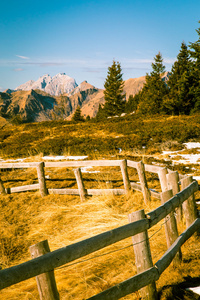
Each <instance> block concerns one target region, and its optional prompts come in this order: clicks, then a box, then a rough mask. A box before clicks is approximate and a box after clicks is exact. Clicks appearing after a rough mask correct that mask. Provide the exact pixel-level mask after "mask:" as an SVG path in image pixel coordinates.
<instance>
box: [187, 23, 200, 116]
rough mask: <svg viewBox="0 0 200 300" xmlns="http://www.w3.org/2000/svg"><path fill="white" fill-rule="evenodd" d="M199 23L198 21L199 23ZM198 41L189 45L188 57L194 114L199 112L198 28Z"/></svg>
mask: <svg viewBox="0 0 200 300" xmlns="http://www.w3.org/2000/svg"><path fill="white" fill-rule="evenodd" d="M199 23H200V21H199ZM196 32H197V34H198V40H197V41H196V42H194V43H190V46H189V47H190V56H191V58H192V63H193V66H192V67H193V71H192V73H193V78H194V82H193V85H192V87H191V94H193V95H194V102H195V104H194V110H193V111H194V112H195V111H199V110H200V84H199V83H200V27H199V28H198V29H196Z"/></svg>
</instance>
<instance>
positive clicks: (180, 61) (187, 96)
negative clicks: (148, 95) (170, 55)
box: [163, 42, 194, 115]
mask: <svg viewBox="0 0 200 300" xmlns="http://www.w3.org/2000/svg"><path fill="white" fill-rule="evenodd" d="M167 84H168V86H169V94H168V96H167V97H166V98H165V100H164V103H163V107H164V111H165V112H166V113H168V114H169V113H170V114H175V115H179V114H189V113H190V111H191V109H192V108H193V105H194V96H193V94H192V93H191V86H192V85H193V75H192V63H191V59H190V55H189V51H188V48H187V45H186V44H185V43H184V42H183V43H182V44H181V50H180V52H179V54H178V56H177V60H176V61H175V63H174V64H173V66H172V69H171V76H170V77H169V81H168V83H167Z"/></svg>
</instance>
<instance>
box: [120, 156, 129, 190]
mask: <svg viewBox="0 0 200 300" xmlns="http://www.w3.org/2000/svg"><path fill="white" fill-rule="evenodd" d="M120 168H121V172H122V178H123V182H124V188H125V191H126V193H128V192H129V191H130V190H131V184H130V181H129V177H128V170H127V160H126V159H123V160H122V161H121V162H120Z"/></svg>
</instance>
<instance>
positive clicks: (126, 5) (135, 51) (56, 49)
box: [0, 0, 200, 91]
mask: <svg viewBox="0 0 200 300" xmlns="http://www.w3.org/2000/svg"><path fill="white" fill-rule="evenodd" d="M199 20H200V1H199V0H168V1H164V0H151V1H150V0H143V1H142V0H132V1H131V0H124V1H118V0H115V1H114V0H109V1H108V0H107V1H104V0H102V1H98V0H95V1H93V0H91V1H88V0H85V1H81V0H77V1H73V0H71V1H68V0H65V1H64V0H57V1H46V0H43V1H41V0H34V1H32V0H29V1H22V0H18V1H16V0H7V1H1V3H0V40H1V44H0V91H3V90H5V89H7V88H11V89H14V88H16V87H17V86H18V85H20V84H22V83H25V82H26V81H28V80H30V79H33V80H37V79H38V78H39V77H40V76H42V75H44V74H50V75H51V76H54V75H56V74H57V73H60V72H62V73H63V72H64V73H66V74H67V75H69V76H70V77H73V78H75V80H76V82H77V84H80V83H81V82H82V81H84V80H87V81H88V82H89V83H91V84H93V85H95V86H96V87H98V88H103V84H104V81H105V78H106V76H107V69H108V66H110V65H111V64H112V61H113V59H114V60H116V61H119V62H120V63H121V66H122V70H123V79H124V80H126V79H128V78H135V77H139V76H143V75H145V74H146V73H149V72H151V63H152V61H153V58H154V57H155V55H156V54H157V53H158V52H159V51H160V52H161V54H162V57H163V59H164V65H165V66H166V70H167V71H170V69H171V66H172V63H173V62H174V60H175V59H176V56H177V55H178V53H179V50H180V47H181V43H182V42H183V41H184V42H185V43H186V44H189V43H190V42H194V41H196V40H197V39H198V36H197V33H196V29H197V28H198V27H200V25H199V23H198V21H199Z"/></svg>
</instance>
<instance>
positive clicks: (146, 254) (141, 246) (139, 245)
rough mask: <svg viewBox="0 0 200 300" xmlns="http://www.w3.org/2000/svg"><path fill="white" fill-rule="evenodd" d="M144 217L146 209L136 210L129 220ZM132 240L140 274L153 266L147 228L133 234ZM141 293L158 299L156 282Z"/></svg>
mask: <svg viewBox="0 0 200 300" xmlns="http://www.w3.org/2000/svg"><path fill="white" fill-rule="evenodd" d="M144 218H145V213H144V209H142V210H138V211H135V212H133V213H131V214H129V215H128V219H129V222H134V221H138V220H141V219H144ZM132 240H133V249H134V253H135V264H136V267H137V273H138V274H139V273H142V272H144V271H146V270H148V269H149V268H151V267H153V261H152V256H151V250H150V244H149V238H148V232H147V230H145V231H143V232H141V233H138V234H136V235H134V236H132ZM140 294H141V296H142V298H144V299H146V300H156V299H157V291H156V284H155V282H152V283H151V284H149V285H147V286H145V287H143V288H142V289H141V290H140Z"/></svg>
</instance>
